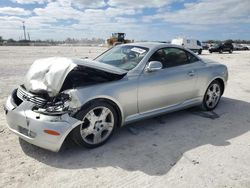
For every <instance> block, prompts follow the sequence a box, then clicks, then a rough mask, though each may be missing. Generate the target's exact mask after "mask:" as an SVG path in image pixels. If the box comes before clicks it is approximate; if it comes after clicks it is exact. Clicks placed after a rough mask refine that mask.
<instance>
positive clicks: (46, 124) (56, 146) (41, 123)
mask: <svg viewBox="0 0 250 188" xmlns="http://www.w3.org/2000/svg"><path fill="white" fill-rule="evenodd" d="M33 107H34V104H33V103H32V102H29V101H23V102H22V103H21V104H20V105H19V106H16V104H15V103H14V101H13V99H12V96H9V97H8V99H7V102H6V105H5V107H4V109H5V114H6V119H7V123H8V128H9V129H10V130H11V131H12V132H14V133H15V134H17V135H18V136H19V137H20V138H22V139H23V140H25V141H27V142H29V143H31V144H34V145H36V146H39V147H41V148H44V149H48V150H51V151H54V152H57V151H59V150H60V148H61V146H62V144H63V142H64V140H65V138H66V137H67V135H68V134H69V133H70V131H71V130H72V129H73V128H75V127H76V126H77V125H79V124H81V121H79V120H77V119H75V118H73V117H70V116H69V115H68V114H64V115H62V116H48V115H43V114H40V113H37V112H34V111H32V108H33ZM44 130H54V131H56V132H58V133H60V135H50V134H48V133H45V132H44Z"/></svg>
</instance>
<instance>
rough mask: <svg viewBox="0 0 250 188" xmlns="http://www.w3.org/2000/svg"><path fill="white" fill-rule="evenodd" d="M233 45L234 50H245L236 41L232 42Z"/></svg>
mask: <svg viewBox="0 0 250 188" xmlns="http://www.w3.org/2000/svg"><path fill="white" fill-rule="evenodd" d="M233 47H234V50H235V51H236V50H237V51H238V50H239V51H240V50H246V49H244V46H243V45H242V44H237V43H233Z"/></svg>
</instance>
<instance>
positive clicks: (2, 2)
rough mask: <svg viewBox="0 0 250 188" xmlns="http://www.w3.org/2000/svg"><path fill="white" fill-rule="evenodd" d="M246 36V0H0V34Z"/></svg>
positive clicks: (249, 19)
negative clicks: (23, 29)
mask: <svg viewBox="0 0 250 188" xmlns="http://www.w3.org/2000/svg"><path fill="white" fill-rule="evenodd" d="M23 21H24V22H25V25H26V30H27V32H28V33H29V35H30V37H31V39H33V40H35V39H54V40H64V39H66V38H68V37H70V38H76V39H81V38H92V37H95V38H103V39H105V38H108V37H109V36H110V35H111V33H113V32H125V33H126V34H127V35H126V38H128V39H134V40H136V41H138V40H152V41H153V40H154V41H169V40H171V39H172V38H174V37H178V36H182V37H188V38H196V39H199V40H208V39H218V40H226V39H246V40H250V0H0V36H2V37H3V38H5V39H7V38H13V39H23V38H24V37H23V32H22V22H23Z"/></svg>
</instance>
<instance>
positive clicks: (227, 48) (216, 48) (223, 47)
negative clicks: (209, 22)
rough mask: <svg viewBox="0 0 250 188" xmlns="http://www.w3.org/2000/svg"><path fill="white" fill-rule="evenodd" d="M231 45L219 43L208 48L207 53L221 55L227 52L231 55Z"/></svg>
mask: <svg viewBox="0 0 250 188" xmlns="http://www.w3.org/2000/svg"><path fill="white" fill-rule="evenodd" d="M233 49H234V47H233V45H232V43H220V44H215V45H213V46H211V47H210V48H209V52H210V53H213V52H219V53H223V52H229V53H232V52H233Z"/></svg>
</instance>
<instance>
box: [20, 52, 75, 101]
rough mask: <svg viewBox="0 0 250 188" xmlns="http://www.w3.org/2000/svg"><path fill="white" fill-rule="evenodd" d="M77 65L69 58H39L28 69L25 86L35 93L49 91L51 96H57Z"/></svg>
mask: <svg viewBox="0 0 250 188" xmlns="http://www.w3.org/2000/svg"><path fill="white" fill-rule="evenodd" d="M76 66H77V65H76V64H75V63H73V61H72V60H71V59H68V58H60V57H52V58H46V59H38V60H36V61H35V62H34V63H33V64H32V65H31V67H30V69H29V70H28V72H27V74H26V76H25V80H24V86H25V88H26V89H27V90H28V91H30V92H33V93H41V92H43V93H45V92H47V93H48V95H49V96H50V97H52V96H55V95H56V94H58V92H59V91H60V89H61V87H62V84H63V81H64V80H65V78H66V76H67V75H68V73H69V72H70V71H71V70H72V69H73V68H75V67H76Z"/></svg>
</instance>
